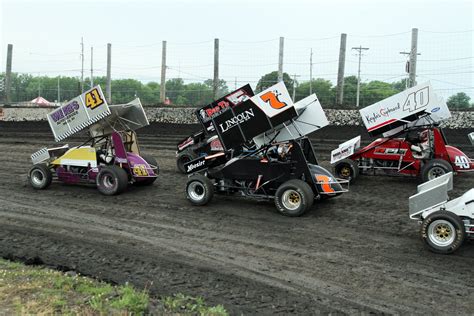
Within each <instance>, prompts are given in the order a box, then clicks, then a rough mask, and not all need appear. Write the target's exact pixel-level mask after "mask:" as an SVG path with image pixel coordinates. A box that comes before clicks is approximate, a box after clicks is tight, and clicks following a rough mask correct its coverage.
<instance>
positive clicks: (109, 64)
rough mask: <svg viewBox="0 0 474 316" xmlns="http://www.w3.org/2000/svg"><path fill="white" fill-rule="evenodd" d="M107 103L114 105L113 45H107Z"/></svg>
mask: <svg viewBox="0 0 474 316" xmlns="http://www.w3.org/2000/svg"><path fill="white" fill-rule="evenodd" d="M105 91H106V92H105V94H106V98H107V102H108V103H109V104H112V44H110V43H108V44H107V85H106V87H105Z"/></svg>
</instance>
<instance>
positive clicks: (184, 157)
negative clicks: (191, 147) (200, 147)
mask: <svg viewBox="0 0 474 316" xmlns="http://www.w3.org/2000/svg"><path fill="white" fill-rule="evenodd" d="M194 158H196V157H195V155H193V154H192V153H191V152H189V151H183V152H181V153H179V154H178V157H176V167H177V168H178V170H179V172H181V173H184V174H185V173H186V169H185V168H184V164H185V163H187V162H190V161H191V160H193V159H194Z"/></svg>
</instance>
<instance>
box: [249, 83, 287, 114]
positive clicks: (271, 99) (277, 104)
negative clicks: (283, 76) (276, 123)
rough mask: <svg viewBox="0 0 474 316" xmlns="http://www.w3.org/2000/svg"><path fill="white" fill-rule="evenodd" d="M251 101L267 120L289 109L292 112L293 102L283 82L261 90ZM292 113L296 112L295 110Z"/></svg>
mask: <svg viewBox="0 0 474 316" xmlns="http://www.w3.org/2000/svg"><path fill="white" fill-rule="evenodd" d="M251 100H252V101H253V102H254V103H255V104H256V105H257V106H258V107H259V108H260V109H261V110H262V111H263V112H264V113H265V114H266V115H267V116H268V117H269V118H272V117H274V116H275V115H277V114H279V113H281V112H283V111H287V110H289V109H291V108H292V109H293V110H294V106H293V101H292V99H291V97H290V94H289V93H288V90H287V89H286V86H285V84H284V83H283V81H280V82H278V83H277V84H275V85H273V86H271V87H270V88H267V89H265V90H263V91H262V92H260V93H259V94H257V95H256V96H254V97H252V98H251ZM294 111H295V112H296V110H294Z"/></svg>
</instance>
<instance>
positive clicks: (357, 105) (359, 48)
mask: <svg viewBox="0 0 474 316" xmlns="http://www.w3.org/2000/svg"><path fill="white" fill-rule="evenodd" d="M352 49H354V50H356V51H358V52H359V70H358V71H357V99H356V107H359V95H360V62H361V60H362V51H363V50H369V48H368V47H362V45H360V46H359V47H352Z"/></svg>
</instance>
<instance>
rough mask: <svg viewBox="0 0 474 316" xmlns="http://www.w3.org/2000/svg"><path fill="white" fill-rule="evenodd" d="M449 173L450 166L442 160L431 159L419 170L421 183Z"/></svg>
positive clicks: (451, 168) (451, 170)
mask: <svg viewBox="0 0 474 316" xmlns="http://www.w3.org/2000/svg"><path fill="white" fill-rule="evenodd" d="M449 172H453V167H452V166H451V164H449V163H448V162H447V161H446V160H443V159H433V160H430V161H428V162H427V163H426V164H425V165H424V166H423V168H421V181H423V182H426V181H430V180H433V179H435V178H438V177H440V176H442V175H444V174H446V173H449Z"/></svg>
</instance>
